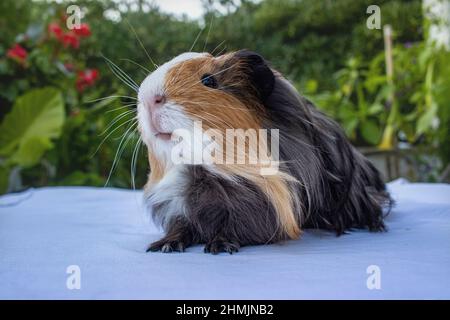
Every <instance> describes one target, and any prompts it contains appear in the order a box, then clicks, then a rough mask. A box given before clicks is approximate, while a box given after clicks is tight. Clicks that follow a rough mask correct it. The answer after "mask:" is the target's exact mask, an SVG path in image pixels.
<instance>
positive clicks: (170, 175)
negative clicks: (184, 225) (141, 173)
mask: <svg viewBox="0 0 450 320" xmlns="http://www.w3.org/2000/svg"><path fill="white" fill-rule="evenodd" d="M184 170H185V167H184V166H183V165H178V166H173V167H172V168H171V169H170V170H169V171H168V172H167V174H166V175H165V176H164V177H163V178H162V179H161V181H159V182H158V183H157V184H156V185H154V186H153V187H151V188H150V189H148V190H145V191H144V201H145V204H146V206H147V208H148V211H147V212H149V213H151V212H152V211H153V210H155V209H156V211H154V212H153V217H154V221H155V223H156V224H159V225H161V226H162V227H163V228H164V229H165V227H166V225H167V223H168V222H169V221H170V220H171V218H173V217H175V216H178V215H185V214H186V201H185V198H184V193H185V190H186V188H187V187H188V183H189V181H187V179H186V175H185V171H184Z"/></svg>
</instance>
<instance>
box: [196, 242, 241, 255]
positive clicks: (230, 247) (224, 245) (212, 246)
mask: <svg viewBox="0 0 450 320" xmlns="http://www.w3.org/2000/svg"><path fill="white" fill-rule="evenodd" d="M240 247H241V246H240V245H239V243H238V242H237V241H232V240H231V241H230V240H225V239H213V240H212V241H210V242H208V243H207V244H206V245H205V249H204V250H203V251H204V252H205V253H211V254H218V253H220V252H228V253H229V254H233V253H235V252H238V251H239V248H240Z"/></svg>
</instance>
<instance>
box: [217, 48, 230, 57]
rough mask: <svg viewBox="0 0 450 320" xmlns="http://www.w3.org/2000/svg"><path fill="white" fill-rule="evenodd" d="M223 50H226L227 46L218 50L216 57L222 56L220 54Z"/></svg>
mask: <svg viewBox="0 0 450 320" xmlns="http://www.w3.org/2000/svg"><path fill="white" fill-rule="evenodd" d="M225 50H227V46H224V47H223V49H222V50H220V51H219V52H218V53H217V54H216V57H218V56H220V55H221V54H222V52H224V51H225Z"/></svg>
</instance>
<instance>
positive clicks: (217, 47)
mask: <svg viewBox="0 0 450 320" xmlns="http://www.w3.org/2000/svg"><path fill="white" fill-rule="evenodd" d="M225 42H226V40H223V41H222V42H220V43H219V44H218V45H217V46H216V47H215V48H214V50H213V51H211V55H214V52H215V51H216V50H217V49H219V48H220V46H221V45H223V44H224V43H225Z"/></svg>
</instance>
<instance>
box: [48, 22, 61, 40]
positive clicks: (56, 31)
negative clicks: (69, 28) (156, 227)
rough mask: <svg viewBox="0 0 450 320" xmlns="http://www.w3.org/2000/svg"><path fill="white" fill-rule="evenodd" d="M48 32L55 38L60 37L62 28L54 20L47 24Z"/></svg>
mask: <svg viewBox="0 0 450 320" xmlns="http://www.w3.org/2000/svg"><path fill="white" fill-rule="evenodd" d="M48 32H49V33H51V34H53V35H54V36H55V38H57V39H61V36H62V35H63V29H62V28H61V26H60V25H59V24H58V23H55V22H53V23H50V24H49V25H48Z"/></svg>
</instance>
